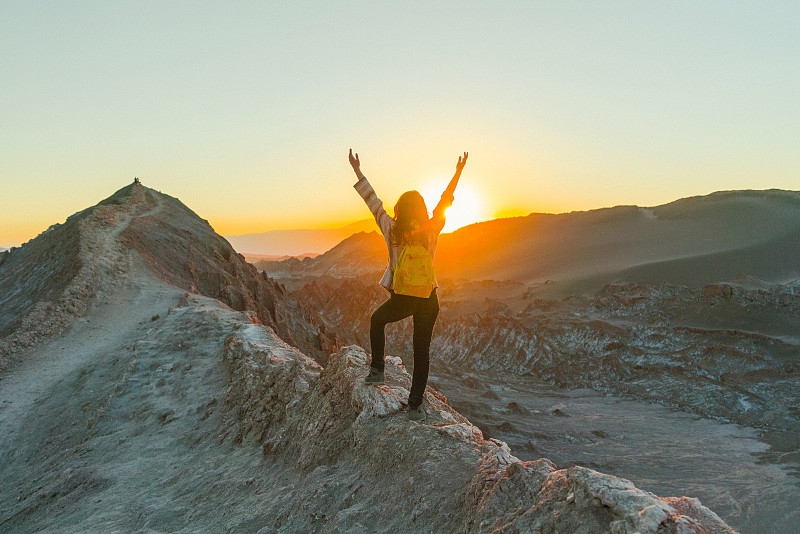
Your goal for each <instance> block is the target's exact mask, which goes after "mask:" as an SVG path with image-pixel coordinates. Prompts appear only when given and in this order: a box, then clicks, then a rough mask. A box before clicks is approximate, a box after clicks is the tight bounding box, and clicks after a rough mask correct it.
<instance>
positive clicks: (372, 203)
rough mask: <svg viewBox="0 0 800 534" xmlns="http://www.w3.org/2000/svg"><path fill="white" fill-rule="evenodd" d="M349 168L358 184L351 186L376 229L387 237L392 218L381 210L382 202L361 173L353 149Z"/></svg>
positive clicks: (356, 155)
mask: <svg viewBox="0 0 800 534" xmlns="http://www.w3.org/2000/svg"><path fill="white" fill-rule="evenodd" d="M349 159H350V166H351V167H353V172H355V173H356V176H358V182H356V183H355V185H353V187H354V188H355V189H356V191H357V192H358V194H359V195H361V198H363V199H364V202H365V203H366V204H367V207H368V208H369V211H370V212H371V213H372V216H373V217H375V222H376V223H378V228H380V229H381V233H382V234H383V235H384V236H387V235H389V230H390V229H391V227H392V218H391V217H389V214H388V213H386V210H385V209H383V202H381V199H379V198H378V195H376V194H375V190H374V189H372V186H371V185H370V184H369V181H368V180H367V177H366V176H364V173H363V172H361V161H360V160H359V159H358V153H356V154H355V155H353V149H352V148H351V149H350V158H349Z"/></svg>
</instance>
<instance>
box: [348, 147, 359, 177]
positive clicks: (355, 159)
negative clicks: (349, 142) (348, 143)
mask: <svg viewBox="0 0 800 534" xmlns="http://www.w3.org/2000/svg"><path fill="white" fill-rule="evenodd" d="M350 166H351V167H353V171H355V173H356V175H358V176H359V177H360V176H361V162H360V161H359V160H358V152H356V155H355V156H353V149H352V148H351V149H350Z"/></svg>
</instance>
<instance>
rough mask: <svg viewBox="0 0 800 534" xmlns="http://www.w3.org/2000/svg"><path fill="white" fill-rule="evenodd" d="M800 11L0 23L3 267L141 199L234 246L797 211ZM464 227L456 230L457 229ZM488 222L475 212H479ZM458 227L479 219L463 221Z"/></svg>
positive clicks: (96, 16)
mask: <svg viewBox="0 0 800 534" xmlns="http://www.w3.org/2000/svg"><path fill="white" fill-rule="evenodd" d="M797 20H800V3H797V2H779V1H776V2H768V3H764V2H741V1H737V2H730V1H720V2H711V1H709V2H697V1H692V2H681V1H678V2H661V3H655V2H641V1H618V2H614V1H609V2H590V1H586V2H561V1H559V2H538V1H523V2H470V1H461V2H388V1H387V2H383V1H363V2H348V1H341V2H340V1H337V2H328V1H324V2H323V1H320V2H311V1H307V2H304V1H297V2H270V1H260V2H202V1H195V2H188V1H187V2H170V1H158V2H149V1H137V2H113V1H98V2H79V1H74V2H44V1H42V2H23V1H18V2H17V1H5V0H0V50H2V53H0V73H2V78H0V79H1V80H2V83H0V109H2V114H1V116H2V119H0V123H1V124H2V126H1V127H0V246H6V247H7V246H16V245H19V244H20V243H22V242H24V241H27V240H28V239H31V238H33V237H35V236H36V235H37V234H38V233H40V232H41V231H43V230H45V229H46V228H47V227H48V226H50V225H51V224H53V223H58V222H63V221H64V219H66V218H67V217H68V216H69V215H71V214H73V213H75V212H77V211H80V210H82V209H84V208H86V207H88V206H91V205H94V204H96V203H97V202H98V201H100V200H102V199H103V198H106V197H108V196H110V195H111V194H113V193H114V191H116V190H117V189H119V188H121V187H123V186H125V185H127V184H128V183H130V182H131V181H132V180H133V177H134V176H138V177H140V179H141V180H142V182H143V183H144V185H146V186H149V187H152V188H154V189H157V190H159V191H162V192H164V193H167V194H169V195H172V196H175V197H178V198H180V199H181V200H182V201H183V202H184V203H185V204H187V205H188V206H189V207H190V208H192V209H193V210H194V211H195V212H196V213H198V214H199V215H200V216H201V217H203V218H206V219H208V220H209V222H210V223H211V224H212V226H213V227H214V228H215V229H216V230H217V231H218V232H219V233H221V234H223V235H232V234H241V233H250V232H262V231H267V230H274V229H290V228H332V227H340V226H344V225H346V224H348V223H350V222H353V221H355V220H359V219H364V218H366V217H369V213H368V212H367V211H366V208H365V206H364V204H363V202H362V201H361V199H360V198H359V197H358V195H357V194H356V193H355V191H354V190H353V189H352V187H351V186H352V184H353V183H354V181H355V180H354V175H353V173H352V170H351V169H350V167H349V164H348V161H347V152H348V149H349V148H351V147H352V148H353V149H354V150H355V151H357V152H358V153H359V155H360V158H361V164H362V170H363V171H364V173H365V174H366V175H367V176H368V177H369V179H370V181H371V182H372V184H373V186H374V187H375V189H376V191H377V193H378V195H379V196H380V198H381V199H382V200H383V201H384V204H385V206H386V207H387V209H389V208H391V206H393V205H394V202H395V201H396V199H397V197H398V196H399V195H400V194H401V193H402V192H404V191H406V190H409V189H418V190H420V191H423V194H425V195H426V200H427V201H428V203H429V209H432V205H431V204H435V202H436V201H437V200H438V194H439V193H438V192H439V191H440V190H442V189H444V187H445V186H446V184H447V181H448V180H449V178H450V177H451V176H452V173H453V170H454V167H455V163H456V161H457V158H458V156H459V155H460V154H461V153H462V152H463V151H469V153H470V156H469V161H468V163H467V167H466V169H465V170H464V174H463V176H462V179H461V185H460V187H463V192H464V195H465V196H471V197H472V198H473V202H472V203H471V204H470V208H469V209H472V210H474V216H475V220H479V219H486V218H492V217H498V216H513V215H521V214H527V213H530V212H534V211H538V212H565V211H575V210H586V209H593V208H599V207H604V206H613V205H620V204H637V205H640V206H654V205H659V204H663V203H666V202H670V201H672V200H675V199H677V198H682V197H687V196H693V195H701V194H708V193H711V192H713V191H718V190H729V189H767V188H780V189H793V190H797V189H800V120H798V119H799V118H800V98H798V95H800V36H799V35H798V33H797V27H796V22H797ZM458 193H459V192H458V191H457V193H456V203H455V204H454V207H453V208H451V210H453V213H455V211H454V210H456V209H457V207H458V198H459V197H458ZM475 199H477V202H475V201H474V200H475ZM461 215H462V217H463V216H464V214H463V213H462V214H461Z"/></svg>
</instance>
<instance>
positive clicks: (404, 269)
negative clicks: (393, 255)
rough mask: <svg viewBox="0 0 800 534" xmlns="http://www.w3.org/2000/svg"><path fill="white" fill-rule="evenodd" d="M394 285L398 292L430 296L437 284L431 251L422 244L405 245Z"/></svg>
mask: <svg viewBox="0 0 800 534" xmlns="http://www.w3.org/2000/svg"><path fill="white" fill-rule="evenodd" d="M392 285H393V286H394V292H395V293H397V294H400V295H410V296H412V297H422V298H428V297H429V296H430V295H431V292H432V291H433V288H434V286H435V285H436V277H435V275H434V273H433V256H431V253H430V252H428V250H427V249H426V248H425V247H423V246H422V245H406V246H405V247H403V251H402V252H401V253H400V257H399V258H398V259H397V267H395V269H394V278H393V279H392Z"/></svg>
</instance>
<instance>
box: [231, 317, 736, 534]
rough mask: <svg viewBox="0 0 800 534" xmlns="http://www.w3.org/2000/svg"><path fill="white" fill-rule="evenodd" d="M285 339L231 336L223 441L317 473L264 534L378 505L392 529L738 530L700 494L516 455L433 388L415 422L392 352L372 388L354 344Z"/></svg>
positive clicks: (364, 516)
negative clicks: (327, 351)
mask: <svg viewBox="0 0 800 534" xmlns="http://www.w3.org/2000/svg"><path fill="white" fill-rule="evenodd" d="M276 341H277V340H276V339H275V338H274V337H271V336H270V333H269V331H265V330H264V329H262V328H260V327H258V326H245V327H242V328H241V329H239V330H238V331H235V332H233V333H232V334H231V335H229V336H228V337H227V339H226V341H225V353H224V358H225V361H226V364H227V367H228V370H229V373H230V374H231V376H232V379H231V386H230V389H229V391H228V394H227V396H226V399H225V405H226V407H227V410H228V411H229V413H230V414H231V423H232V424H231V425H230V427H229V428H230V430H229V433H228V437H229V438H232V439H234V440H235V441H236V442H244V443H247V442H253V443H256V444H259V445H260V446H261V447H262V449H263V450H264V452H265V454H267V455H278V456H280V457H282V458H284V460H283V461H284V462H286V463H292V464H294V463H296V464H297V465H298V467H299V468H300V469H301V470H302V471H304V472H306V473H309V478H310V479H312V481H313V482H312V486H311V487H309V492H308V496H307V497H305V498H301V500H300V502H298V503H295V507H294V508H292V509H291V510H286V511H285V512H284V513H283V514H282V515H279V516H277V517H276V518H275V520H274V522H273V524H272V525H267V526H266V527H265V528H264V529H262V530H261V531H260V532H262V533H268V532H299V531H312V530H313V531H318V532H339V531H342V530H348V531H353V530H352V529H353V524H354V523H355V524H357V525H366V524H368V523H369V521H370V519H369V518H370V516H373V515H374V513H375V510H380V511H381V512H380V514H381V516H382V522H381V527H380V528H379V530H380V531H385V532H399V531H402V532H417V531H420V532H421V531H425V532H428V531H431V532H555V531H563V532H575V533H581V532H584V533H598V532H613V533H633V532H642V533H644V532H654V533H655V532H659V533H661V532H698V533H699V532H708V533H711V532H732V530H731V529H730V528H729V527H727V526H726V525H725V524H724V523H723V522H722V521H721V520H720V519H719V518H718V517H717V516H716V515H715V514H714V513H713V512H711V511H710V510H708V509H707V508H705V507H703V506H702V505H701V504H700V503H699V501H697V500H696V499H688V498H666V499H662V498H659V497H656V496H655V495H653V494H650V493H647V492H644V491H641V490H638V489H636V488H635V487H634V486H633V484H631V483H630V482H628V481H626V480H622V479H619V478H617V477H613V476H609V475H604V474H602V473H598V472H596V471H593V470H591V469H586V468H581V467H574V468H571V469H568V470H558V469H557V468H556V467H555V466H554V465H553V464H552V463H551V462H550V461H549V460H546V459H542V460H538V461H532V462H521V461H519V460H518V459H517V458H516V457H514V456H513V455H512V454H511V452H510V450H509V449H508V447H507V446H506V445H505V444H504V443H503V442H500V441H497V440H493V439H488V440H487V439H483V437H482V433H481V431H480V430H478V429H477V428H476V427H475V426H473V425H472V424H471V423H470V422H469V421H468V420H466V419H465V418H464V417H463V416H461V415H460V414H459V413H457V412H455V411H454V410H453V409H452V408H450V406H449V405H448V404H447V400H446V399H445V398H444V397H443V396H442V395H441V394H439V393H438V392H437V391H435V390H432V389H429V391H428V393H427V394H426V397H427V398H426V402H425V407H426V409H427V411H428V413H429V414H430V415H429V419H428V420H427V421H426V423H425V424H422V425H417V424H416V423H411V422H409V421H408V419H407V417H406V415H405V410H404V409H403V408H404V405H405V399H406V398H407V396H408V388H409V387H410V376H409V375H408V373H407V372H406V371H405V368H404V367H403V365H402V363H401V362H400V360H399V359H398V358H391V357H390V358H388V360H387V385H386V386H380V387H370V386H365V385H364V384H363V382H362V378H363V376H364V375H365V374H366V370H367V366H368V358H367V355H366V354H365V353H364V351H363V350H362V349H360V348H358V347H347V348H345V349H342V350H341V351H340V352H339V353H337V354H336V355H335V356H332V357H331V359H330V360H329V363H328V365H327V366H326V367H325V368H322V367H320V366H319V365H317V364H316V363H315V362H313V361H311V360H310V359H308V358H306V357H305V356H304V355H302V354H301V353H299V352H297V351H296V350H293V349H291V348H290V347H287V346H285V345H283V344H281V343H277V342H276ZM322 473H327V474H328V476H327V477H322V478H321V479H320V478H318V477H319V476H320V475H321V474H322ZM334 473H338V475H335V474H334ZM356 473H357V476H353V475H354V474H356ZM342 478H344V479H345V480H346V481H348V482H349V485H347V486H345V487H342V485H341V483H340V480H341V479H342ZM323 480H325V481H324V482H323ZM334 480H336V482H339V483H336V482H334ZM387 481H395V482H394V483H392V482H389V483H388V484H387ZM308 482H309V481H308V480H304V482H303V483H304V484H308ZM320 484H321V487H320ZM314 485H316V486H317V487H314ZM354 492H357V493H358V494H359V496H360V498H359V499H353V495H354ZM309 509H311V510H313V513H311V514H309V513H308V510H309ZM358 530H361V529H358Z"/></svg>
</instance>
